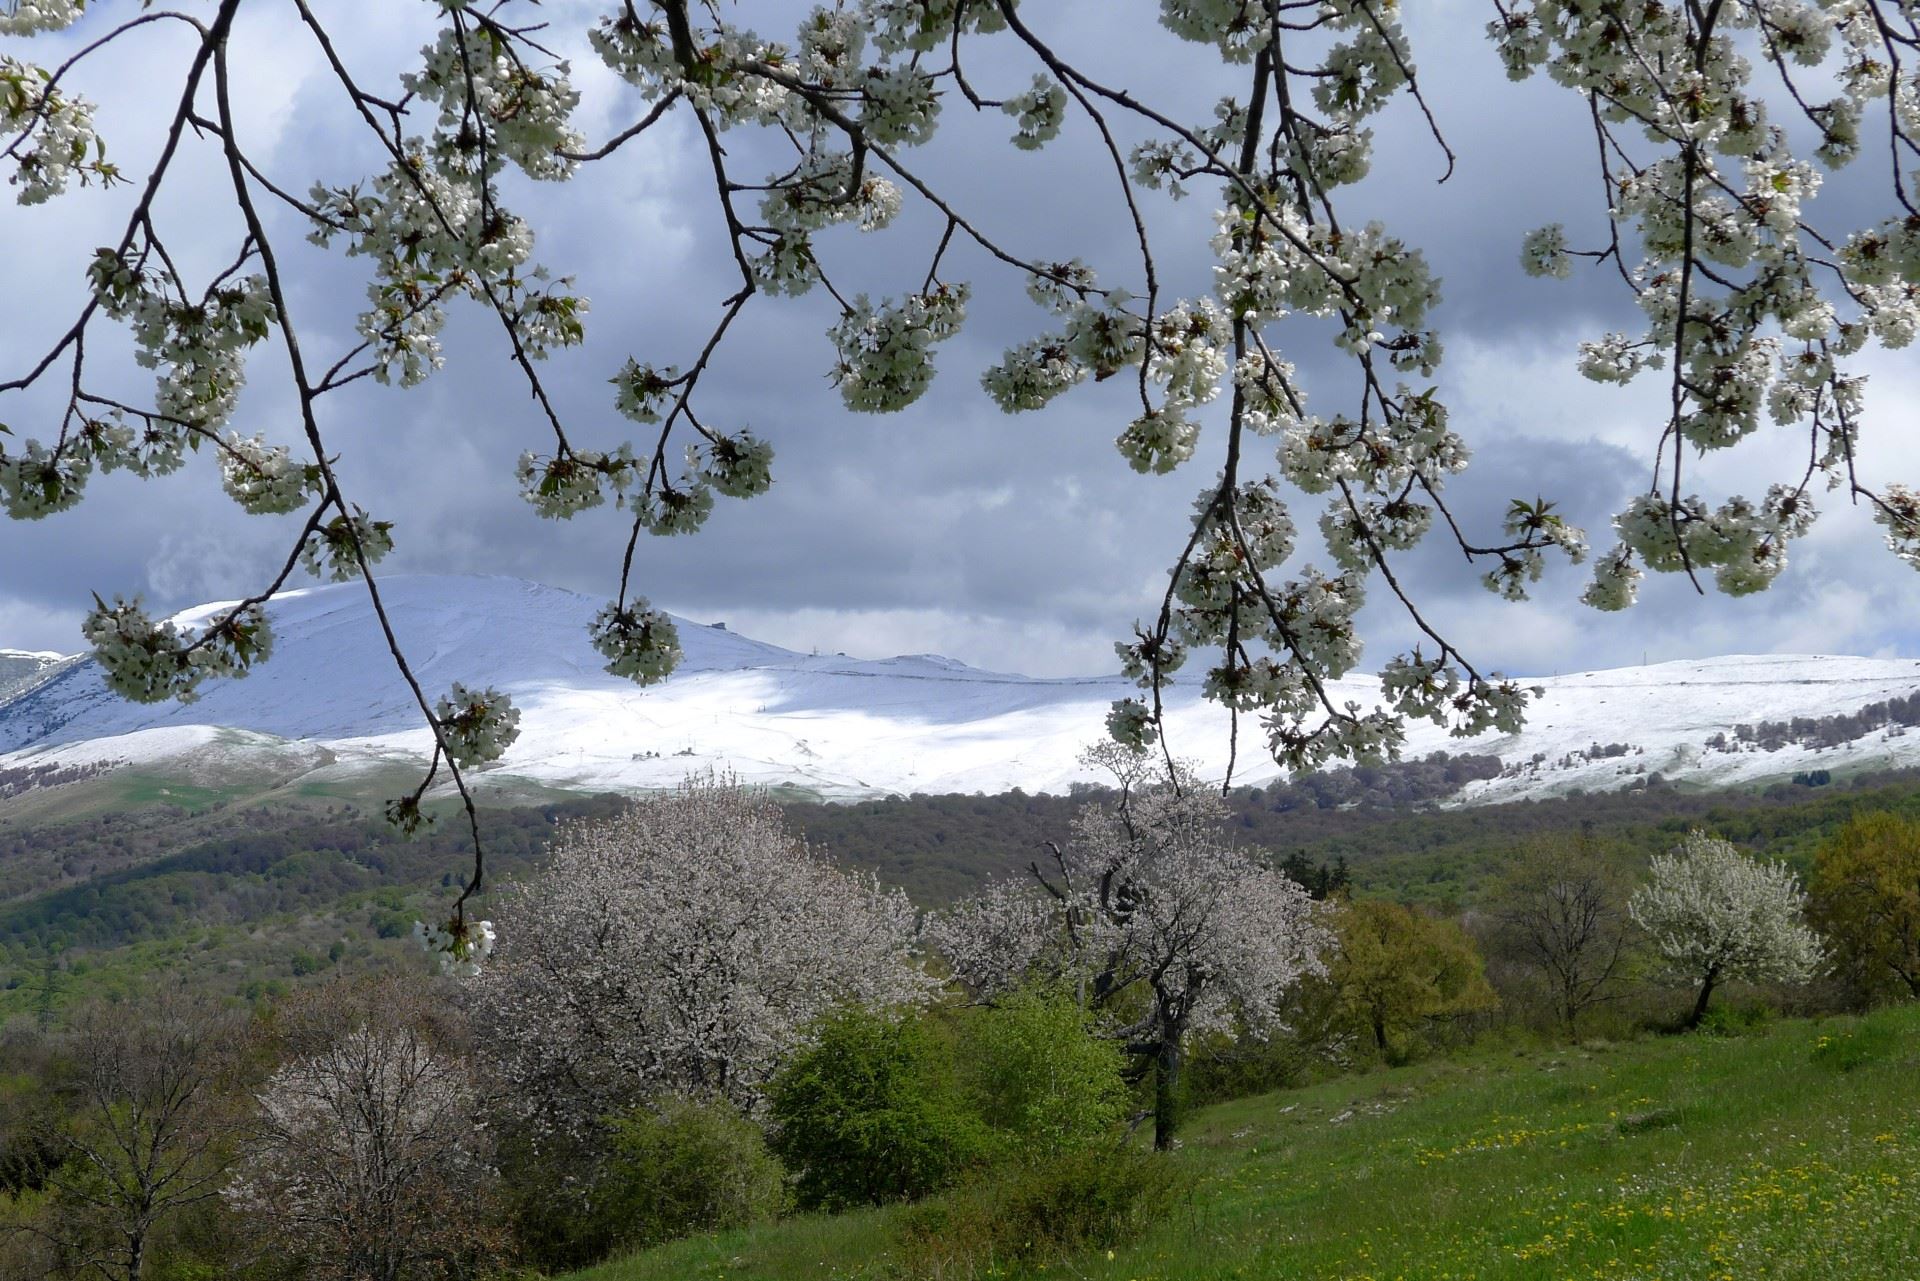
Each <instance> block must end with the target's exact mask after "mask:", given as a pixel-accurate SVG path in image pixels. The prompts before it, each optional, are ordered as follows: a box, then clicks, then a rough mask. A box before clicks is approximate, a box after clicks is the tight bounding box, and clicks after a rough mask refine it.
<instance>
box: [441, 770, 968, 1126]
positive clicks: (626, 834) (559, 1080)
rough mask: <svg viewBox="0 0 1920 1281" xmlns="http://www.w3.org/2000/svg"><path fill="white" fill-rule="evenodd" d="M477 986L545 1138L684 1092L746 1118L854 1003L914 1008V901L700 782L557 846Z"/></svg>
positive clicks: (504, 904) (477, 1008)
mask: <svg viewBox="0 0 1920 1281" xmlns="http://www.w3.org/2000/svg"><path fill="white" fill-rule="evenodd" d="M498 912H499V916H500V922H501V939H500V945H499V949H498V951H496V952H495V953H494V954H493V956H492V958H491V959H490V960H489V962H488V964H487V965H486V966H485V967H484V968H483V969H481V970H480V971H479V974H478V978H477V980H476V981H475V982H474V983H473V984H472V985H471V987H470V988H469V995H470V998H471V1001H472V1005H473V1013H474V1018H475V1022H476V1024H477V1026H478V1028H479V1031H480V1034H481V1044H482V1048H483V1052H484V1053H485V1054H487V1055H488V1056H489V1057H490V1058H492V1059H493V1061H494V1063H495V1067H496V1070H497V1071H498V1073H499V1074H500V1077H501V1079H502V1080H503V1081H504V1082H505V1084H506V1085H507V1086H508V1087H509V1088H510V1091H511V1095H512V1098H513V1100H514V1103H515V1106H516V1107H519V1108H521V1109H523V1110H524V1114H525V1119H526V1120H527V1121H528V1123H529V1124H531V1125H532V1126H533V1127H534V1130H535V1131H536V1132H542V1131H545V1132H552V1133H558V1134H561V1135H563V1136H569V1137H575V1138H577V1137H580V1136H581V1135H583V1134H592V1133H595V1132H597V1127H600V1126H602V1125H604V1124H605V1123H606V1121H607V1119H608V1118H610V1117H613V1116H615V1115H617V1114H619V1113H621V1112H622V1111H624V1110H627V1109H631V1108H633V1107H635V1106H639V1105H643V1104H646V1103H648V1102H650V1101H653V1100H656V1099H659V1098H662V1097H666V1096H670V1095H681V1096H687V1097H694V1098H698V1099H702V1100H709V1099H715V1098H719V1099H725V1100H727V1101H729V1102H731V1103H733V1104H735V1105H737V1106H739V1107H741V1108H743V1109H749V1108H752V1107H753V1106H754V1105H755V1104H756V1103H757V1102H758V1101H759V1098H760V1094H761V1091H762V1089H763V1087H764V1086H765V1084H766V1082H767V1079H768V1078H769V1077H770V1076H771V1075H772V1074H773V1073H774V1071H776V1070H777V1069H778V1068H779V1066H780V1065H781V1063H782V1062H783V1061H784V1059H785V1057H786V1056H787V1055H788V1054H789V1053H791V1052H792V1051H793V1050H794V1049H795V1048H796V1047H797V1046H798V1045H799V1044H800V1043H801V1041H802V1039H803V1037H804V1035H805V1028H806V1025H807V1024H808V1023H809V1022H811V1021H812V1020H813V1019H814V1018H816V1017H817V1016H819V1015H821V1014H823V1013H825V1012H826V1011H827V1010H828V1009H829V1008H831V1007H832V1006H834V1005H836V1004H841V1003H845V1004H852V1005H861V1006H867V1007H873V1008H887V1007H892V1006H899V1005H906V1004H912V1003H915V1002H917V1001H919V1000H921V999H923V998H924V997H925V996H926V995H927V994H928V993H929V991H930V989H931V987H932V980H931V979H929V978H928V977H927V975H926V974H925V973H924V971H922V970H921V969H920V968H919V966H918V965H917V964H915V962H914V958H913V956H912V950H913V946H914V924H915V923H914V911H913V908H912V906H911V905H910V904H909V903H908V902H907V898H906V895H905V894H903V893H902V892H901V891H899V890H883V889H882V888H881V887H880V886H879V884H878V883H877V882H876V881H875V880H874V879H873V877H872V875H871V874H870V873H869V874H865V875H862V874H860V873H855V872H848V871H843V870H841V869H840V868H838V867H835V866H834V865H833V864H832V863H831V862H829V861H828V860H827V859H826V858H824V857H823V856H821V855H819V854H817V853H815V852H813V851H811V850H809V849H808V848H807V847H806V845H805V844H804V843H803V842H801V841H800V840H799V839H797V838H796V837H794V836H793V835H792V834H790V833H789V832H788V831H787V829H786V826H785V819H784V816H783V815H782V814H781V812H780V810H779V808H778V807H777V806H775V805H774V804H772V802H770V801H768V800H767V799H766V798H765V797H763V796H760V795H759V794H757V793H754V792H752V791H750V790H748V789H746V788H744V787H740V786H737V785H734V784H732V783H729V782H725V781H721V780H716V779H691V780H689V781H688V782H687V783H685V784H684V785H682V786H681V787H680V788H679V789H678V790H677V791H674V792H669V793H664V794H661V795H658V796H650V797H646V798H644V799H642V800H639V801H637V802H635V803H634V804H633V805H632V806H630V807H629V808H627V809H626V810H624V811H622V812H621V813H620V814H618V815H616V816H615V817H613V818H611V819H608V820H605V821H604V822H581V823H576V824H574V825H571V826H568V827H565V828H562V829H561V830H560V831H559V832H558V833H557V834H556V835H555V837H554V841H553V844H552V847H551V851H550V856H549V859H548V862H547V864H546V866H545V867H544V868H543V869H542V870H541V872H540V873H539V874H538V875H536V876H534V877H533V878H531V879H529V880H527V881H524V882H520V883H517V884H514V885H511V886H509V887H508V889H507V891H506V893H505V895H504V898H503V900H502V901H501V903H500V904H499V907H498Z"/></svg>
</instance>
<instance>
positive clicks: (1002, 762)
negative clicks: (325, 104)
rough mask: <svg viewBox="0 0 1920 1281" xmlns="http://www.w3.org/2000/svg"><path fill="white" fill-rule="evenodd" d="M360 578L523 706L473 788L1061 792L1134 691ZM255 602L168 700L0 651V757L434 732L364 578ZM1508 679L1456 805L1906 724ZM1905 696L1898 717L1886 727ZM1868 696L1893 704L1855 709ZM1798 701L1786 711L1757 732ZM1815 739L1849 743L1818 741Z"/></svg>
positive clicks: (453, 671) (1784, 757)
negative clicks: (1538, 692)
mask: <svg viewBox="0 0 1920 1281" xmlns="http://www.w3.org/2000/svg"><path fill="white" fill-rule="evenodd" d="M383 595H384V596H385V597H386V599H387V604H388V613H389V615H390V617H391V618H392V621H393V623H394V626H395V629H396V631H397V632H398V634H399V636H400V639H401V641H402V643H403V645H404V646H405V647H406V649H407V652H408V653H409V655H410V657H411V659H412V661H413V663H414V666H415V671H416V674H417V675H418V676H419V678H420V681H421V684H422V686H423V687H424V688H425V689H426V690H428V691H429V696H432V695H435V694H437V693H439V692H441V691H444V690H445V689H446V688H447V687H448V686H449V685H451V684H452V683H453V682H454V681H460V682H463V683H464V684H466V685H468V686H469V687H473V688H478V687H480V686H484V685H492V686H495V687H497V688H499V689H501V690H504V691H506V692H507V693H509V694H511V695H512V696H513V700H514V703H515V705H516V706H518V707H519V708H520V709H521V734H520V738H519V741H518V742H516V743H515V744H514V746H513V747H512V748H511V749H510V750H509V751H508V753H507V754H506V756H505V757H504V758H503V759H502V760H501V761H499V762H498V763H496V764H495V765H493V766H490V767H489V768H488V769H486V770H484V771H481V772H480V774H479V781H480V783H481V785H482V787H483V788H485V789H489V790H501V791H509V792H510V791H513V790H515V789H520V790H526V789H528V788H532V789H554V790H562V791H595V792H597V791H631V790H645V789H652V788H660V787H667V786H671V785H672V784H674V783H676V782H677V781H679V780H680V779H681V778H682V777H684V776H685V775H686V774H687V773H688V772H689V771H690V770H695V769H701V768H707V767H712V768H715V769H720V770H726V771H731V772H733V773H734V774H736V775H738V776H739V777H741V778H742V779H744V780H747V781H750V782H755V783H762V784H767V785H774V786H790V787H793V788H797V789H801V790H804V791H807V792H812V793H816V794H819V795H822V796H826V797H831V798H836V799H856V798H860V797H866V796H876V795H886V794H889V793H909V792H929V793H938V792H972V791H986V792H997V791H1004V790H1007V789H1009V788H1013V787H1020V788H1024V789H1026V790H1028V791H1049V792H1061V791H1065V790H1066V789H1067V788H1068V787H1069V786H1070V785H1071V784H1072V783H1073V782H1075V781H1079V780H1082V779H1083V778H1084V779H1090V778H1091V777H1092V776H1091V775H1090V774H1087V773H1086V772H1085V771H1084V770H1082V769H1081V768H1080V766H1079V765H1078V764H1077V761H1076V758H1077V756H1078V754H1079V752H1080V750H1081V749H1082V748H1083V747H1084V746H1085V745H1086V744H1087V743H1088V742H1090V741H1092V740H1094V739H1095V738H1096V737H1097V736H1099V735H1100V733H1101V732H1102V728H1101V727H1102V722H1103V720H1104V717H1105V715H1106V711H1107V708H1108V705H1109V704H1110V703H1111V702H1112V700H1114V699H1115V698H1119V697H1124V696H1126V695H1128V694H1129V693H1132V692H1133V691H1132V688H1131V686H1129V685H1128V684H1127V683H1126V682H1125V681H1124V680H1122V679H1121V678H1119V677H1118V676H1103V677H1085V678H1053V679H1040V678H1032V677H1025V676H1018V675H1013V674H1008V673H1001V672H991V671H984V670H981V669H979V668H974V667H970V666H967V665H966V664H964V663H959V662H956V661H954V660H952V659H948V658H942V657H940V656H938V655H925V654H921V655H902V656H897V657H893V658H884V659H862V658H849V657H847V656H845V655H839V654H834V655H820V654H812V655H809V654H799V653H795V652H793V651H791V650H786V649H782V648H780V647H778V646H775V645H769V644H766V643H764V642H761V641H757V640H753V639H751V638H749V637H746V636H742V635H740V634H738V633H735V632H732V631H728V630H726V629H725V628H724V627H723V626H721V625H713V626H705V625H701V624H697V623H690V622H687V621H685V620H679V626H680V632H681V641H682V644H683V647H684V649H685V651H686V658H685V660H684V662H683V663H682V664H681V666H680V668H679V670H678V671H677V672H676V673H675V674H674V676H673V677H672V678H671V679H669V680H667V681H666V682H664V683H663V684H661V685H659V686H655V687H652V688H649V689H641V688H639V687H637V686H634V685H632V684H631V683H629V682H627V681H625V680H622V679H620V678H617V677H614V676H611V675H608V674H607V673H606V672H604V671H603V670H601V659H600V657H599V655H597V654H596V653H595V652H594V651H593V649H592V647H591V646H590V645H589V643H588V641H587V636H586V624H587V622H588V620H589V619H590V618H591V617H592V616H593V614H594V613H595V612H596V611H597V610H598V609H599V607H600V603H601V602H599V601H598V600H596V599H593V598H590V597H586V596H581V595H578V594H576V593H573V592H567V591H562V590H559V589H556V588H551V587H544V586H541V585H539V584H535V583H529V582H524V581H521V580H516V579H504V578H471V577H453V576H417V577H395V578H392V579H390V580H387V582H386V583H385V584H383ZM218 608H219V606H217V605H207V606H201V607H199V608H198V609H194V610H190V611H187V612H186V613H185V614H183V615H181V616H180V621H181V622H183V623H189V624H191V623H194V622H196V621H198V620H201V619H204V618H205V617H206V616H208V615H209V614H210V613H211V612H213V611H214V610H216V609H218ZM269 612H270V614H271V616H272V619H273V624H274V631H275V636H276V643H275V649H274V655H273V658H272V659H271V661H269V662H268V663H266V664H265V665H264V666H262V667H261V668H260V669H259V670H257V671H256V672H255V673H254V674H253V675H252V676H250V677H248V678H247V679H245V680H242V681H214V682H209V683H208V684H207V686H205V687H204V690H203V693H202V696H201V697H200V698H199V699H198V700H197V701H196V702H194V703H191V704H186V705H180V704H160V705H138V704H133V703H128V702H125V701H123V700H121V699H119V698H117V697H115V696H114V695H112V694H111V693H109V692H108V691H107V689H106V688H105V686H104V684H103V682H102V681H101V678H100V673H99V671H98V669H97V668H96V667H95V666H94V665H93V664H92V663H91V662H87V661H83V660H72V659H62V658H60V656H58V655H47V654H23V653H20V652H17V651H0V770H6V769H9V768H20V767H37V766H68V765H81V764H104V763H108V762H113V763H121V764H127V765H132V766H137V767H139V768H141V769H143V770H147V771H149V772H155V773H161V774H166V773H176V774H180V775H182V776H189V775H190V776H193V777H195V778H198V779H200V780H203V781H206V780H219V779H221V778H223V777H228V776H233V775H239V774H244V775H246V776H247V777H249V778H250V779H253V780H256V781H269V782H273V783H275V784H276V785H278V784H284V783H287V782H291V781H295V780H299V781H302V782H308V783H321V784H329V785H331V784H339V785H343V786H350V785H351V784H352V783H353V781H354V780H355V779H356V778H365V777H369V776H372V775H374V774H383V773H387V772H390V771H392V770H393V769H395V768H396V767H405V768H417V767H419V766H420V765H422V764H424V761H425V759H426V756H427V753H428V752H429V751H430V750H431V739H430V737H429V735H428V733H427V731H426V730H425V729H424V728H423V727H422V726H421V724H420V714H419V710H418V708H417V707H416V706H415V705H414V704H413V702H412V699H411V696H410V694H409V693H408V691H407V689H406V687H405V685H404V683H403V682H402V681H401V679H400V677H399V675H398V674H397V673H396V672H395V671H394V669H393V665H392V661H391V659H390V658H389V656H388V655H387V653H386V648H385V642H384V640H383V639H382V637H381V635H380V632H379V629H378V627H377V625H376V623H375V621H374V619H373V617H372V612H371V609H370V607H369V605H368V604H367V600H366V596H365V592H364V589H362V588H361V587H360V586H359V585H357V584H344V585H338V586H326V587H315V588H308V589H303V590H298V591H293V592H288V593H284V594H283V595H281V596H279V597H277V598H276V599H275V600H274V601H273V602H272V603H271V604H270V606H269ZM16 673H17V675H16ZM10 678H11V680H12V683H11V684H9V683H8V682H9V680H10ZM1529 683H1532V684H1538V685H1540V686H1542V687H1543V688H1544V689H1545V691H1546V693H1545V694H1544V695H1543V697H1542V698H1540V699H1539V700H1538V701H1537V702H1536V703H1535V704H1534V705H1533V707H1532V710H1531V714H1530V716H1529V720H1528V725H1527V728H1526V729H1525V730H1524V731H1522V732H1521V733H1520V734H1517V735H1508V736H1502V735H1488V736H1484V737H1482V738H1478V739H1471V740H1462V739H1455V738H1451V737H1449V736H1448V735H1447V734H1446V733H1445V732H1444V731H1443V730H1441V729H1440V728H1438V727H1436V726H1433V725H1431V724H1427V723H1424V722H1422V723H1420V724H1417V725H1415V726H1414V727H1412V729H1411V731H1410V733H1409V741H1408V743H1407V749H1406V754H1407V755H1408V756H1409V757H1417V756H1423V755H1425V754H1426V753H1428V752H1432V751H1436V750H1440V751H1446V752H1449V753H1461V752H1472V753H1476V754H1491V755H1497V756H1499V757H1500V758H1501V760H1502V762H1503V764H1504V766H1505V769H1504V770H1503V772H1502V773H1501V775H1500V776H1499V777H1497V778H1489V779H1483V780H1481V781H1479V782H1475V783H1472V784H1469V785H1468V787H1467V789H1466V790H1465V791H1463V792H1462V793H1461V794H1460V795H1459V796H1458V798H1457V799H1458V800H1459V801H1461V802H1466V803H1475V802H1487V801H1499V800H1513V799H1520V798H1522V797H1529V796H1545V795H1552V794H1556V793H1563V792H1565V791H1568V790H1570V789H1572V788H1576V787H1578V788H1585V789H1588V790H1610V789H1615V788H1619V787H1624V786H1632V785H1634V784H1635V783H1636V782H1637V781H1642V780H1644V779H1645V778H1646V777H1647V776H1649V775H1651V774H1654V773H1659V774H1661V775H1663V776H1664V777H1665V778H1667V779H1669V780H1671V781H1675V782H1684V783H1695V784H1701V785H1708V786H1728V785H1739V784H1746V783H1754V782H1760V781H1765V780H1771V779H1775V778H1786V777H1789V776H1791V775H1792V774H1794V773H1797V772H1801V771H1810V770H1814V769H1827V770H1833V771H1845V770H1849V769H1865V768H1892V767H1902V766H1910V765H1920V733H1914V734H1912V735H1908V734H1907V733H1906V732H1905V731H1906V725H1907V724H1911V723H1913V721H1914V720H1916V719H1920V699H1916V698H1915V695H1916V693H1917V692H1920V661H1915V660H1911V659H1869V658H1851V657H1834V656H1824V655H1748V656H1731V657H1725V658H1714V659H1702V660H1689V661H1681V662H1669V663H1659V664H1653V665H1651V666H1645V667H1636V668H1624V669H1618V670H1613V671H1601V672H1584V673H1578V674H1574V675H1569V676H1556V677H1544V678H1539V679H1538V680H1534V681H1530V682H1529ZM1331 692H1332V693H1333V696H1334V697H1335V699H1336V700H1341V701H1344V700H1346V699H1353V700H1355V701H1357V702H1359V703H1361V704H1362V705H1363V706H1367V707H1371V706H1373V705H1374V704H1375V703H1376V702H1377V701H1378V696H1379V687H1378V684H1377V682H1376V681H1375V680H1374V679H1373V678H1371V677H1359V676H1355V677H1350V678H1348V679H1346V680H1342V681H1340V682H1337V683H1336V685H1335V687H1334V689H1333V690H1332V691H1331ZM1909 703H1911V704H1912V705H1913V708H1914V711H1915V715H1914V716H1913V717H1910V718H1909V719H1907V720H1906V721H1905V722H1904V723H1899V717H1900V716H1905V715H1906V711H1905V710H1904V709H1906V708H1907V706H1908V704H1909ZM1167 704H1168V709H1169V710H1168V724H1169V727H1170V738H1171V742H1172V745H1173V748H1174V750H1175V752H1176V753H1177V754H1180V755H1183V756H1187V757H1190V758H1192V759H1194V760H1196V761H1197V762H1198V764H1199V765H1200V767H1201V769H1202V771H1203V772H1204V773H1208V774H1210V775H1212V776H1214V777H1218V776H1219V775H1220V774H1221V773H1223V772H1224V770H1225V768H1226V764H1227V741H1228V735H1227V732H1226V731H1227V724H1226V717H1225V714H1224V713H1223V712H1221V711H1220V710H1219V709H1218V708H1216V707H1213V706H1212V705H1210V704H1206V703H1204V702H1203V701H1202V700H1201V699H1200V698H1199V696H1198V691H1197V689H1195V688H1193V687H1192V686H1177V687H1175V688H1174V689H1173V690H1172V691H1171V692H1170V694H1169V697H1168V699H1167ZM1872 706H1892V707H1894V708H1895V709H1896V710H1897V711H1898V712H1899V715H1897V716H1895V717H1893V718H1892V719H1891V720H1889V719H1888V718H1887V717H1886V716H1880V715H1878V714H1875V715H1872V716H1866V717H1857V716H1855V714H1857V713H1860V712H1861V710H1862V709H1864V708H1869V707H1872ZM1849 717H1852V718H1854V719H1853V720H1850V719H1846V718H1849ZM1796 718H1798V719H1799V721H1801V722H1805V723H1807V725H1803V726H1802V727H1801V728H1800V729H1798V730H1793V729H1789V728H1781V727H1776V730H1775V731H1772V732H1758V731H1756V730H1755V729H1754V727H1757V726H1763V723H1766V722H1777V723H1781V725H1782V726H1785V727H1790V726H1791V725H1792V723H1793V722H1794V721H1795V719H1796ZM1835 718H1842V719H1839V720H1835ZM1854 720H1858V721H1859V724H1858V725H1856V724H1855V723H1854ZM1816 722H1817V724H1816ZM1742 726H1747V727H1749V728H1748V731H1747V733H1746V735H1745V737H1742V734H1741V728H1740V727H1742ZM1807 726H1811V728H1808V727H1807ZM1836 727H1837V728H1836ZM1855 729H1859V730H1860V732H1859V733H1858V734H1854V733H1853V731H1854V730H1855ZM1836 733H1845V734H1847V735H1849V736H1848V737H1847V738H1846V739H1845V740H1844V741H1833V738H1834V735H1835V734H1836ZM1241 737H1242V740H1243V750H1242V751H1241V753H1240V759H1239V761H1238V762H1237V768H1236V771H1235V778H1236V779H1237V780H1239V781H1242V782H1247V783H1259V782H1263V781H1267V780H1271V779H1273V778H1276V777H1278V776H1279V774H1280V771H1279V770H1278V769H1277V767H1275V765H1274V764H1273V762H1272V761H1271V760H1270V759H1268V758H1266V757H1265V756H1264V755H1263V754H1262V753H1261V750H1260V736H1259V733H1258V729H1257V726H1254V725H1252V724H1249V725H1245V726H1242V734H1241ZM1763 740H1764V741H1763ZM1716 744H1717V745H1716Z"/></svg>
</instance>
